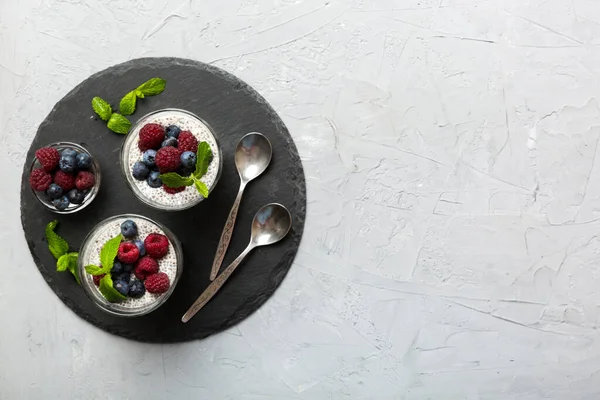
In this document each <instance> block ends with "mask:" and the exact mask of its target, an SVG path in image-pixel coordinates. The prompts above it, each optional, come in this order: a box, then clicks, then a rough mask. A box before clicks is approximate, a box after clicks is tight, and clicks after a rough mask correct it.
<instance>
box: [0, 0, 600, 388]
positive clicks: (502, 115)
mask: <svg viewBox="0 0 600 400" xmlns="http://www.w3.org/2000/svg"><path fill="white" fill-rule="evenodd" d="M599 12H600V3H599V2H598V1H596V0H545V1H542V0H487V1H485V0H480V1H476V0H404V1H393V0H369V1H367V0H362V1H361V0H331V1H329V2H324V1H322V0H293V1H289V0H273V1H266V0H265V1H262V0H260V1H259V0H221V1H208V0H204V1H187V0H167V1H165V0H160V1H159V0H149V1H142V0H118V1H100V0H78V1H77V0H68V1H57V0H19V1H9V0H1V2H0V135H1V144H2V146H1V148H2V151H1V152H0V162H1V165H2V168H1V174H2V184H1V187H2V189H1V190H0V199H1V204H2V208H1V211H0V215H1V218H0V219H1V221H0V251H1V253H2V260H3V263H2V268H3V271H4V273H5V275H3V279H1V280H0V317H1V318H0V321H1V322H0V359H1V360H2V361H1V362H0V398H2V399H11V400H12V399H20V398H27V399H43V398H52V397H56V396H58V395H59V394H62V396H63V397H66V398H67V397H68V398H81V399H84V398H85V399H125V398H128V399H136V398H141V397H142V396H144V397H145V398H147V399H165V398H208V399H236V400H237V399H244V400H258V399H261V400H262V399H277V400H282V399H294V400H296V399H310V400H313V399H319V400H320V399H343V398H352V399H377V400H389V399H405V400H421V399H436V400H437V399H528V400H529V399H569V400H572V399H590V400H596V399H597V398H598V397H599V396H600V360H599V356H598V353H599V352H600V336H599V335H598V333H597V328H598V326H599V323H600V307H599V305H600V291H599V290H598V288H599V287H600V285H599V283H600V270H599V268H600V260H599V258H598V257H599V253H600V239H599V238H598V236H597V232H598V229H599V228H600V163H598V162H595V159H596V153H597V147H598V144H599V138H600V107H599V105H598V93H600V90H599V89H600V84H599V81H598V78H599V76H600V47H599V45H600V16H599V15H600V13H599ZM142 56H181V57H189V58H194V59H198V60H201V61H205V62H210V63H212V64H214V65H217V66H219V67H221V68H224V69H225V70H227V71H229V72H232V73H234V74H236V75H238V76H239V77H240V78H242V79H243V80H245V81H246V82H248V83H249V84H250V85H252V86H253V87H254V88H256V89H257V90H258V91H259V92H260V93H261V94H262V95H263V96H264V97H265V98H266V99H267V100H268V101H269V102H270V104H271V105H272V106H273V107H274V108H275V109H276V110H277V112H278V113H279V114H280V115H281V116H282V118H283V120H284V121H285V123H286V125H287V127H288V128H289V129H290V131H291V132H292V135H293V136H294V138H295V140H296V144H297V146H298V150H299V152H300V155H301V157H302V160H303V162H304V166H305V172H306V177H307V187H308V218H307V224H306V228H305V235H304V238H303V241H302V244H301V247H300V251H299V255H298V257H297V259H296V262H295V264H294V266H293V267H292V269H291V271H290V274H289V275H288V276H287V277H286V279H285V280H284V282H283V285H282V286H281V288H280V289H279V290H278V291H277V293H276V294H275V296H274V297H273V298H271V299H270V300H269V301H268V303H267V304H266V305H265V306H264V307H263V308H261V309H260V310H259V311H258V312H257V313H256V314H254V315H253V316H252V317H251V318H249V319H248V320H246V321H244V322H243V323H242V324H240V325H239V326H237V327H236V328H234V329H231V330H230V331H229V332H227V333H223V334H220V335H218V336H215V337H212V338H210V339H208V340H204V341H198V342H194V343H190V344H185V345H168V346H155V345H141V344H138V343H133V342H130V341H126V340H122V339H118V338H115V337H113V336H110V335H108V334H105V333H103V332H101V331H99V330H97V329H95V328H93V327H91V326H90V325H89V324H87V323H85V322H83V321H81V320H79V319H78V318H77V317H76V316H75V315H74V314H73V313H71V312H70V311H69V310H68V309H67V308H66V307H65V306H64V305H63V304H62V303H61V302H60V300H59V299H57V298H56V297H55V296H54V295H53V294H52V292H51V291H50V289H49V288H48V287H47V285H46V284H45V283H44V281H43V279H42V278H41V276H40V275H39V274H38V272H37V270H36V268H35V266H34V264H33V262H32V260H31V258H30V255H29V253H28V250H27V246H26V243H25V240H24V238H23V235H22V232H21V228H20V222H19V213H18V207H19V189H18V186H19V179H20V170H21V167H22V165H21V164H22V162H23V158H24V154H25V152H26V150H27V148H28V147H29V144H30V142H31V139H32V137H33V135H34V134H35V131H36V129H37V126H38V125H39V123H40V122H41V121H42V119H43V118H44V117H45V116H46V115H47V114H48V112H49V111H50V109H51V108H52V106H53V105H54V103H55V102H56V101H57V100H59V99H60V98H61V97H62V96H64V95H65V94H66V93H67V92H68V91H69V90H71V88H73V87H74V86H75V85H76V84H78V83H79V82H80V81H81V80H83V79H84V78H86V77H87V76H88V75H90V74H91V73H93V72H96V71H98V70H100V69H103V68H105V67H107V66H109V65H112V64H115V63H117V62H122V61H125V60H128V59H130V58H135V57H142Z"/></svg>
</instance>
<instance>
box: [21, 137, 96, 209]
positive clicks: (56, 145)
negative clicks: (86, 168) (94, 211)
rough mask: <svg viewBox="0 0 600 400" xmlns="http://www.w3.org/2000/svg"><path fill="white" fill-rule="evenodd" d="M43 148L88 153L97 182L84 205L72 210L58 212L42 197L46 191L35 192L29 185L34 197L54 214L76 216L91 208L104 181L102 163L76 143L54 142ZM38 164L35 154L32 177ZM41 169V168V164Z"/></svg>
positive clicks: (31, 167)
mask: <svg viewBox="0 0 600 400" xmlns="http://www.w3.org/2000/svg"><path fill="white" fill-rule="evenodd" d="M43 147H53V148H59V147H66V148H75V149H76V150H78V151H79V152H83V153H86V154H87V155H88V156H90V158H91V159H92V170H93V171H94V180H95V182H94V186H93V187H92V189H91V190H90V193H89V194H88V196H86V198H85V199H84V200H83V203H81V204H75V207H73V208H70V209H66V210H58V209H57V208H56V207H54V206H53V205H52V203H51V202H49V203H46V202H44V201H43V200H42V198H41V197H40V196H42V195H43V193H45V191H43V192H38V191H35V190H33V188H32V187H31V185H29V189H30V190H31V192H32V193H33V196H34V197H35V198H36V200H37V201H38V202H40V203H41V204H42V205H43V206H44V207H46V209H48V210H49V211H51V212H53V213H56V214H74V213H76V212H78V211H81V210H83V209H84V208H86V207H87V206H89V205H90V204H91V203H92V201H94V199H95V198H96V196H97V195H98V192H99V191H100V184H101V181H102V172H101V169H100V163H99V162H98V160H97V159H96V157H94V155H93V154H92V153H91V152H90V151H89V150H88V149H86V148H85V147H83V146H82V145H80V144H77V143H74V142H62V141H61V142H53V143H48V144H47V145H45V146H42V147H40V148H43ZM36 164H39V160H38V158H37V157H36V156H35V153H34V155H33V160H32V161H31V164H30V165H29V174H30V175H31V173H32V172H33V170H34V169H35V168H36ZM39 168H41V164H39Z"/></svg>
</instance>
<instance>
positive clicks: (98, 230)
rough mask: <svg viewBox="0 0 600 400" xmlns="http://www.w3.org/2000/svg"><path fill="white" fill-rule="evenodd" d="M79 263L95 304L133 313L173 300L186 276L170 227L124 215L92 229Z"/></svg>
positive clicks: (116, 312) (114, 311)
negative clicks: (182, 275) (180, 282)
mask: <svg viewBox="0 0 600 400" xmlns="http://www.w3.org/2000/svg"><path fill="white" fill-rule="evenodd" d="M77 263H78V265H77V268H78V273H79V277H80V280H81V286H82V287H83V289H84V291H85V293H86V294H87V296H88V297H89V298H90V299H91V300H92V302H94V303H95V304H96V305H97V306H98V307H100V308H101V309H102V310H104V311H106V312H108V313H111V314H114V315H119V316H125V317H133V316H141V315H145V314H148V313H150V312H152V311H154V310H156V309H157V308H158V307H160V306H161V305H162V304H164V302H165V301H167V299H168V298H169V296H170V295H171V293H173V290H174V289H175V286H176V285H177V282H178V280H179V277H180V276H181V272H182V268H183V251H182V249H181V243H180V242H179V240H178V239H177V237H176V236H175V235H174V234H173V232H171V231H170V230H169V229H168V228H167V227H165V226H164V225H162V224H160V223H158V222H156V221H153V220H151V219H150V218H147V217H144V216H141V215H135V214H124V215H117V216H114V217H110V218H108V219H105V220H104V221H102V222H100V223H99V224H98V225H96V226H95V227H94V228H93V229H92V231H91V232H90V233H89V234H88V235H87V237H86V238H85V239H84V241H83V244H82V245H81V249H80V251H79V258H78V261H77Z"/></svg>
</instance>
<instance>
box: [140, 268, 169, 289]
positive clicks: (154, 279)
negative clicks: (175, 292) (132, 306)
mask: <svg viewBox="0 0 600 400" xmlns="http://www.w3.org/2000/svg"><path fill="white" fill-rule="evenodd" d="M144 285H145V286H146V290H147V291H148V292H150V293H156V294H159V293H164V292H166V291H167V290H169V286H171V282H169V277H168V276H167V274H165V273H164V272H159V273H157V274H154V275H150V276H149V277H148V278H146V281H145V282H144Z"/></svg>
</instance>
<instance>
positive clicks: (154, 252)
mask: <svg viewBox="0 0 600 400" xmlns="http://www.w3.org/2000/svg"><path fill="white" fill-rule="evenodd" d="M144 247H145V248H146V254H148V255H149V256H151V257H152V258H161V257H164V256H165V255H166V254H167V252H168V251H169V239H167V237H166V236H165V235H161V234H160V233H151V234H149V235H148V236H146V239H144Z"/></svg>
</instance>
